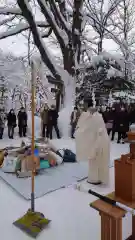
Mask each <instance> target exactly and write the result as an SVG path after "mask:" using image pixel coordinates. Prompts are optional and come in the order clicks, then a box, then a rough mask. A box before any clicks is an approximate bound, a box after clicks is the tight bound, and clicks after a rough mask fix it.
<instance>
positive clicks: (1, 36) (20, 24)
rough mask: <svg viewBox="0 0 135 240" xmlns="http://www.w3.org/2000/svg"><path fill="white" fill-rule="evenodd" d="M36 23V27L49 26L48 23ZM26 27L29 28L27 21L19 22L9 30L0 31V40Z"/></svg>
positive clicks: (24, 29) (22, 30)
mask: <svg viewBox="0 0 135 240" xmlns="http://www.w3.org/2000/svg"><path fill="white" fill-rule="evenodd" d="M36 24H37V26H38V27H46V28H48V27H50V25H49V24H45V23H43V22H37V23H36ZM28 29H30V26H29V24H28V23H19V24H17V25H16V26H15V27H12V28H11V29H10V30H8V31H5V32H3V33H0V40H1V39H4V38H7V37H11V36H15V35H17V34H19V33H21V32H24V31H26V30H28Z"/></svg>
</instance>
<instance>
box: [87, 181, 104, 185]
mask: <svg viewBox="0 0 135 240" xmlns="http://www.w3.org/2000/svg"><path fill="white" fill-rule="evenodd" d="M87 183H90V184H93V185H100V184H102V182H101V181H99V182H89V181H87Z"/></svg>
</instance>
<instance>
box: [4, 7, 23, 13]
mask: <svg viewBox="0 0 135 240" xmlns="http://www.w3.org/2000/svg"><path fill="white" fill-rule="evenodd" d="M10 14H11V15H12V14H15V15H22V11H21V10H20V8H8V7H0V15H10Z"/></svg>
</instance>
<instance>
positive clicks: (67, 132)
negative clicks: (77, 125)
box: [58, 105, 73, 139]
mask: <svg viewBox="0 0 135 240" xmlns="http://www.w3.org/2000/svg"><path fill="white" fill-rule="evenodd" d="M72 110H73V107H72V106H70V105H69V106H67V107H65V108H63V109H62V110H61V111H60V113H59V119H58V127H59V130H60V133H61V137H64V138H66V139H67V138H69V137H70V136H71V126H70V117H71V112H72Z"/></svg>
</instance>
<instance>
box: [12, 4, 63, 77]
mask: <svg viewBox="0 0 135 240" xmlns="http://www.w3.org/2000/svg"><path fill="white" fill-rule="evenodd" d="M17 3H18V5H19V7H20V9H21V10H22V12H23V16H24V17H25V19H26V20H27V21H28V23H29V26H30V28H31V32H32V35H33V39H34V42H35V45H36V46H37V48H38V49H39V52H40V54H41V57H42V60H43V62H44V63H45V64H46V66H47V67H48V69H49V70H50V71H51V73H52V74H53V76H54V77H56V78H57V79H59V80H61V76H60V74H59V72H58V69H57V68H56V66H55V65H54V64H53V63H52V61H51V59H50V58H49V54H48V51H47V49H46V47H45V44H44V42H43V40H42V38H41V36H40V33H39V31H38V28H37V25H36V23H35V19H34V16H33V14H32V11H31V8H30V5H29V4H28V3H26V2H25V0H17Z"/></svg>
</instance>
